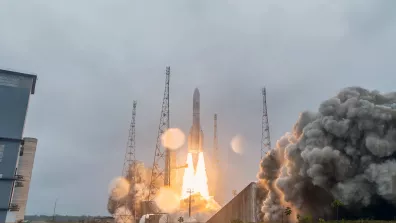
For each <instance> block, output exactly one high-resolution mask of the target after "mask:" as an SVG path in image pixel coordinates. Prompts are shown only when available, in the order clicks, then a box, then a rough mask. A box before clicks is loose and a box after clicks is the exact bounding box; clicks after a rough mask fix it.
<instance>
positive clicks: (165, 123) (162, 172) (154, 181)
mask: <svg viewBox="0 0 396 223" xmlns="http://www.w3.org/2000/svg"><path fill="white" fill-rule="evenodd" d="M165 73H166V78H165V91H164V98H163V101H162V110H161V118H160V124H159V127H158V134H157V144H156V146H155V154H154V162H153V167H152V168H153V169H152V171H151V180H150V185H149V191H150V193H149V196H148V200H149V201H151V200H153V199H154V196H155V195H156V194H157V192H158V190H159V187H160V185H158V183H159V180H161V179H162V178H163V179H164V184H165V186H169V185H170V151H169V150H168V149H166V148H164V149H161V136H162V134H163V133H164V132H165V131H166V130H167V129H168V128H169V81H170V67H166V72H165ZM161 164H162V165H161Z"/></svg>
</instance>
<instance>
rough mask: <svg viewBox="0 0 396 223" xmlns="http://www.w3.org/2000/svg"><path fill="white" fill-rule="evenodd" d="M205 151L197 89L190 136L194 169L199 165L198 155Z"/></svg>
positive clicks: (189, 145)
mask: <svg viewBox="0 0 396 223" xmlns="http://www.w3.org/2000/svg"><path fill="white" fill-rule="evenodd" d="M202 151H203V132H202V129H201V123H200V95H199V90H198V88H195V91H194V95H193V124H192V126H191V129H190V133H189V135H188V152H189V153H191V154H192V157H193V163H194V169H195V168H196V166H197V163H198V154H199V152H202Z"/></svg>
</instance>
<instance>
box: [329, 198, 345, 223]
mask: <svg viewBox="0 0 396 223" xmlns="http://www.w3.org/2000/svg"><path fill="white" fill-rule="evenodd" d="M341 206H344V204H343V203H342V202H341V201H340V200H337V199H335V200H334V201H333V202H332V203H331V207H332V208H335V209H336V212H337V218H336V220H337V221H338V209H339V207H341Z"/></svg>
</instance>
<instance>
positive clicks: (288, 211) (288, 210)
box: [282, 207, 292, 223]
mask: <svg viewBox="0 0 396 223" xmlns="http://www.w3.org/2000/svg"><path fill="white" fill-rule="evenodd" d="M291 213H292V210H291V208H290V207H286V208H285V210H284V211H283V213H282V223H283V214H285V215H286V216H289V215H291Z"/></svg>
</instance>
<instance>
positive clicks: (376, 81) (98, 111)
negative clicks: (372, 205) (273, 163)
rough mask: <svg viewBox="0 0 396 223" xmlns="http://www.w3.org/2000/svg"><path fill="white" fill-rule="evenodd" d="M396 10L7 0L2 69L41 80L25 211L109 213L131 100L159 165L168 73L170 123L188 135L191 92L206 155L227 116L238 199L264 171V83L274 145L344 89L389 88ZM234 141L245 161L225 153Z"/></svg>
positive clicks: (223, 131)
mask: <svg viewBox="0 0 396 223" xmlns="http://www.w3.org/2000/svg"><path fill="white" fill-rule="evenodd" d="M395 3H396V2H395V1H393V0H371V1H368V0H351V1H344V0H339V1H337V0H336V1H335V0H321V1H318V0H299V1H294V0H290V1H288V0H284V1H279V0H264V1H263V0H246V1H241V0H228V1H223V0H173V1H135V0H114V1H105V0H87V1H78V0H69V1H54V0H47V1H44V0H36V1H17V0H0V30H1V31H0V67H1V68H3V69H12V70H17V71H22V72H29V73H36V74H37V75H38V82H37V88H36V94H35V95H34V96H33V97H32V99H31V102H30V106H29V113H28V117H27V122H26V128H25V136H29V137H37V138H38V140H39V145H38V149H37V153H36V160H35V166H34V171H33V179H32V183H31V188H30V196H29V202H28V209H27V213H28V214H51V213H52V208H53V204H54V201H55V199H56V198H59V201H58V208H57V210H58V213H61V214H69V215H80V214H91V215H96V214H102V215H103V214H107V211H106V204H107V191H108V184H109V182H110V181H111V180H112V179H113V178H114V177H115V176H117V175H120V173H121V169H122V162H123V155H124V150H125V143H126V139H127V134H128V131H127V130H128V125H129V121H130V116H131V109H132V100H138V109H137V110H138V111H137V136H136V139H137V150H138V158H139V159H140V160H143V161H145V162H146V165H148V166H149V165H151V163H152V159H153V155H154V147H155V140H156V134H157V133H156V132H157V127H158V122H159V115H160V109H161V101H162V95H163V90H164V70H165V66H167V65H170V66H171V69H172V76H171V103H170V104H171V125H172V126H173V127H178V128H181V129H182V130H183V131H184V132H187V131H188V129H189V127H190V124H191V120H192V114H191V112H192V111H191V110H192V101H191V100H192V94H193V90H194V88H195V87H199V89H200V92H201V120H202V126H203V130H204V132H205V140H206V141H205V147H206V148H210V146H211V145H212V138H211V136H212V134H213V127H212V126H213V121H212V117H213V114H214V113H218V115H219V127H218V128H219V141H220V147H221V150H222V155H223V158H222V163H223V164H224V165H223V166H227V168H228V169H227V170H228V173H232V174H228V175H226V179H227V181H226V182H227V183H228V184H229V186H228V188H227V189H226V190H225V191H226V193H228V194H229V195H228V196H231V190H232V189H237V190H241V189H242V188H243V187H244V186H245V185H247V184H248V183H249V182H250V181H254V180H255V175H256V173H257V170H258V163H259V158H258V157H259V156H260V155H259V154H260V139H261V107H262V105H261V95H260V88H261V87H263V86H266V87H267V91H268V106H269V111H268V113H269V118H270V128H271V134H272V135H271V136H272V141H273V143H275V141H276V139H277V138H279V137H280V136H281V135H283V134H284V133H285V132H286V131H289V130H290V129H291V127H292V125H293V124H294V122H295V120H296V119H297V117H298V114H299V112H301V111H303V110H306V109H309V110H315V109H317V107H318V105H319V103H320V102H321V101H322V100H324V99H326V98H328V97H331V96H333V95H335V94H336V93H337V92H338V90H339V89H341V88H343V87H346V86H351V85H353V86H363V87H366V88H369V89H378V90H380V91H384V92H388V91H392V90H394V86H395V83H396V74H395V73H396V67H395V66H396V65H395V62H394V60H395V56H396V42H395V39H396V26H395V22H396V4H395ZM237 134H240V135H242V136H243V137H244V139H245V142H246V143H245V153H244V154H243V155H237V154H233V153H229V152H228V151H229V150H230V146H229V145H230V141H231V139H232V137H233V136H235V135H237ZM227 154H229V155H227ZM227 161H228V162H229V165H225V163H226V162H227ZM236 164H237V165H236ZM224 168H225V167H224Z"/></svg>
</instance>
